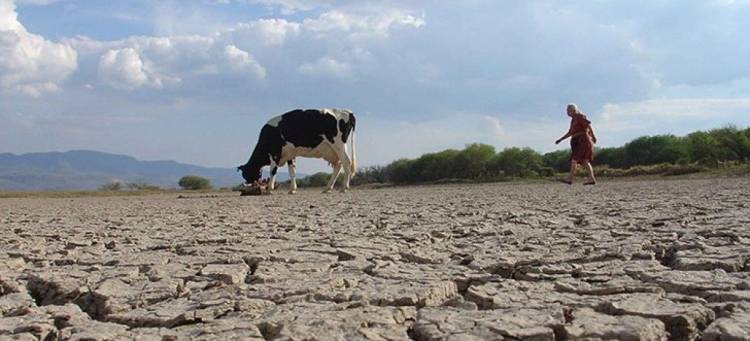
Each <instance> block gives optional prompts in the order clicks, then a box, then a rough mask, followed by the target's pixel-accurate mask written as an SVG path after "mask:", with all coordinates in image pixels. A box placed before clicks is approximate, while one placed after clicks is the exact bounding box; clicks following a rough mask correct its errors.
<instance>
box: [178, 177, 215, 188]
mask: <svg viewBox="0 0 750 341" xmlns="http://www.w3.org/2000/svg"><path fill="white" fill-rule="evenodd" d="M177 184H178V185H180V187H182V189H186V190H199V189H211V182H210V181H208V179H206V178H204V177H200V176H197V175H186V176H183V177H182V178H180V181H178V182H177Z"/></svg>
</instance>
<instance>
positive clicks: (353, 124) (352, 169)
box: [349, 114, 357, 176]
mask: <svg viewBox="0 0 750 341" xmlns="http://www.w3.org/2000/svg"><path fill="white" fill-rule="evenodd" d="M349 125H350V126H351V129H352V131H351V135H352V136H351V137H352V139H351V140H352V162H351V165H350V169H349V173H350V174H351V176H354V174H356V173H357V153H356V150H355V149H356V148H355V147H354V128H355V127H356V125H357V120H356V119H355V118H354V114H350V116H349Z"/></svg>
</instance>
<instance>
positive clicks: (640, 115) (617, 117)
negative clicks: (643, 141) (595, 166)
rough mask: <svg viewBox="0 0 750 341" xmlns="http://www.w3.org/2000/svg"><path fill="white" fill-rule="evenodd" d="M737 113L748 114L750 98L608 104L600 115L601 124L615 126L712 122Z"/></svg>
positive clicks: (662, 100)
mask: <svg viewBox="0 0 750 341" xmlns="http://www.w3.org/2000/svg"><path fill="white" fill-rule="evenodd" d="M741 110H750V98H687V99H654V100H645V101H639V102H628V103H619V104H611V103H608V104H605V105H604V107H603V108H602V111H601V114H600V115H601V117H602V119H603V120H604V121H605V122H611V121H615V122H616V121H622V120H636V119H685V118H713V117H717V116H720V115H723V114H727V113H736V112H738V111H741Z"/></svg>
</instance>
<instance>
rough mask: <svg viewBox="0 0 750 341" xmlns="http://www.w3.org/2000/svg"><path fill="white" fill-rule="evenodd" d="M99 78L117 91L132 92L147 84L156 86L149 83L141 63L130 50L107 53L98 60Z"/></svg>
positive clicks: (132, 50)
mask: <svg viewBox="0 0 750 341" xmlns="http://www.w3.org/2000/svg"><path fill="white" fill-rule="evenodd" d="M99 78H100V79H101V80H103V81H104V82H106V83H107V84H109V85H111V86H112V87H115V88H118V89H128V90H133V89H136V88H140V87H141V86H143V85H145V84H147V83H150V84H152V85H154V86H156V85H157V84H158V82H149V75H148V74H147V73H146V70H145V69H144V65H143V61H142V60H141V57H140V56H139V55H138V52H136V51H135V50H134V49H132V48H124V49H118V50H109V51H107V52H106V53H105V54H104V55H103V56H102V57H101V59H100V60H99ZM152 79H153V77H152Z"/></svg>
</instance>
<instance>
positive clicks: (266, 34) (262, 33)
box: [232, 19, 300, 46]
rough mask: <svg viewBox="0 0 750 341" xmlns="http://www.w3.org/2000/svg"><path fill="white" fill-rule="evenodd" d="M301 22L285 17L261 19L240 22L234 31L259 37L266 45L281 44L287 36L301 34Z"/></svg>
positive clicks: (238, 33)
mask: <svg viewBox="0 0 750 341" xmlns="http://www.w3.org/2000/svg"><path fill="white" fill-rule="evenodd" d="M299 31H300V24H299V23H295V22H289V21H286V20H285V19H259V20H256V21H252V22H249V23H240V24H238V25H237V27H236V28H234V29H233V30H232V32H236V34H237V35H243V34H244V35H247V36H250V37H254V38H257V39H258V41H260V42H261V43H263V44H264V45H270V46H274V45H281V44H283V43H284V42H285V41H286V39H287V37H290V36H295V35H297V34H299Z"/></svg>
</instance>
